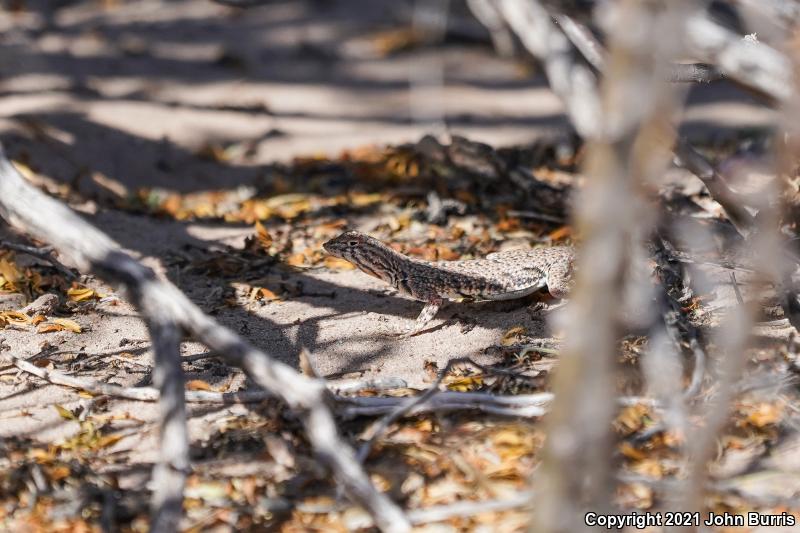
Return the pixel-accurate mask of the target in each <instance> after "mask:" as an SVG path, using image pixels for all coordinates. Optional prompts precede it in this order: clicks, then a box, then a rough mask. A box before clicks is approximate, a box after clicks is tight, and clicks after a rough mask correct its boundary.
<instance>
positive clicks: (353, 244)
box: [347, 241, 358, 246]
mask: <svg viewBox="0 0 800 533" xmlns="http://www.w3.org/2000/svg"><path fill="white" fill-rule="evenodd" d="M347 244H349V245H350V246H358V242H356V241H350V242H348V243H347Z"/></svg>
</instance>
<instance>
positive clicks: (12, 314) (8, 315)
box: [0, 311, 31, 326]
mask: <svg viewBox="0 0 800 533" xmlns="http://www.w3.org/2000/svg"><path fill="white" fill-rule="evenodd" d="M0 317H2V319H3V320H4V321H5V322H7V323H9V324H17V325H19V326H22V325H26V324H30V323H31V317H29V316H28V315H26V314H25V313H22V312H20V311H3V312H2V313H0Z"/></svg>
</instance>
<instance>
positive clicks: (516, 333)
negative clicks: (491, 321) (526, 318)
mask: <svg viewBox="0 0 800 533" xmlns="http://www.w3.org/2000/svg"><path fill="white" fill-rule="evenodd" d="M526 333H527V330H526V329H525V327H524V326H514V327H513V328H511V329H509V330H508V331H506V332H505V333H504V334H503V338H502V339H500V344H502V345H503V346H511V345H512V344H516V343H518V342H520V341H521V340H522V336H523V335H525V334H526Z"/></svg>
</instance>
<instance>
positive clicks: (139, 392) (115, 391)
mask: <svg viewBox="0 0 800 533" xmlns="http://www.w3.org/2000/svg"><path fill="white" fill-rule="evenodd" d="M7 357H9V358H10V359H11V362H12V364H13V365H14V366H15V367H17V368H19V369H20V370H23V371H25V372H27V373H29V374H33V375H34V376H36V377H39V378H42V379H44V380H45V381H48V382H50V383H52V384H54V385H61V386H64V387H71V388H73V389H78V390H82V391H86V392H88V393H90V394H97V395H103V396H113V397H115V398H124V399H126V400H134V401H139V402H157V401H158V398H159V392H158V389H156V388H155V387H122V386H120V385H111V384H108V383H98V382H96V381H93V380H90V379H83V378H76V377H74V376H70V375H68V374H64V373H63V372H59V371H57V370H48V369H46V368H42V367H39V366H36V365H34V364H31V363H30V362H28V361H26V360H25V359H22V358H21V357H18V356H16V355H13V354H10V355H8V356H7ZM327 385H328V387H329V388H330V390H331V392H333V393H337V394H341V393H352V392H358V391H362V390H391V389H402V388H405V387H406V386H407V384H406V382H405V381H404V380H402V379H400V378H376V379H372V380H363V381H348V382H342V383H327ZM184 396H185V398H186V401H187V402H190V403H218V404H238V403H260V402H263V401H264V400H268V399H270V398H274V397H275V395H274V394H271V393H270V392H269V391H262V390H250V391H239V392H214V391H195V390H187V391H184ZM343 399H346V397H343Z"/></svg>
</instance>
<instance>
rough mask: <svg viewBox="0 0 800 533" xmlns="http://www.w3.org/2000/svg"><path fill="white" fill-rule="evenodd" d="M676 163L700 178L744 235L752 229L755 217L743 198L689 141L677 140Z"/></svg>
mask: <svg viewBox="0 0 800 533" xmlns="http://www.w3.org/2000/svg"><path fill="white" fill-rule="evenodd" d="M675 156H676V161H675V162H676V163H677V164H678V165H679V166H681V167H683V168H685V169H686V170H688V171H689V172H691V173H692V174H694V175H695V176H697V177H698V178H700V180H701V181H702V182H703V183H704V184H705V186H706V188H707V189H708V192H709V194H711V197H712V198H714V200H716V201H717V203H719V205H721V206H722V209H724V210H725V214H726V215H728V219H730V221H731V223H732V224H733V225H734V226H735V227H736V229H737V230H738V231H739V233H741V234H742V235H743V236H744V237H747V236H748V235H749V234H750V232H751V231H752V229H753V227H754V224H755V218H754V217H753V215H751V214H750V212H749V211H748V210H747V209H746V208H745V207H744V202H743V199H742V198H741V197H740V196H739V195H738V194H736V193H735V192H734V191H733V190H731V188H730V187H728V184H727V183H726V181H725V178H723V177H722V176H721V175H720V174H719V172H718V171H717V169H716V168H714V166H713V165H712V164H711V163H709V162H708V160H707V159H706V158H705V157H703V155H702V154H700V153H699V152H698V151H697V150H695V149H694V148H692V146H691V145H689V143H687V142H685V141H683V140H679V141H678V142H677V143H676V145H675Z"/></svg>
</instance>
